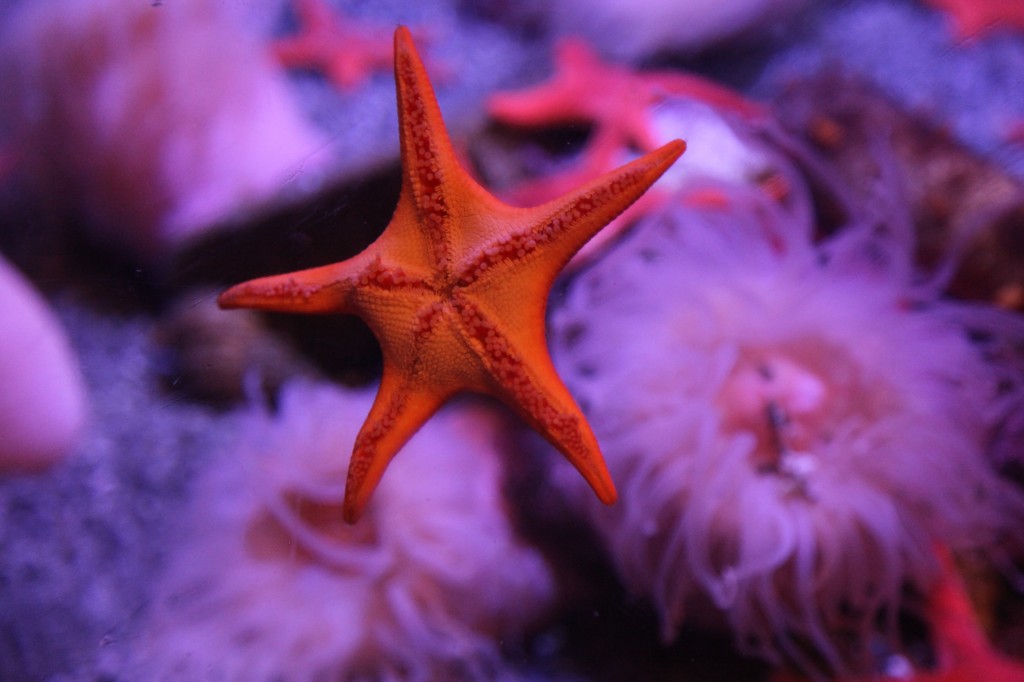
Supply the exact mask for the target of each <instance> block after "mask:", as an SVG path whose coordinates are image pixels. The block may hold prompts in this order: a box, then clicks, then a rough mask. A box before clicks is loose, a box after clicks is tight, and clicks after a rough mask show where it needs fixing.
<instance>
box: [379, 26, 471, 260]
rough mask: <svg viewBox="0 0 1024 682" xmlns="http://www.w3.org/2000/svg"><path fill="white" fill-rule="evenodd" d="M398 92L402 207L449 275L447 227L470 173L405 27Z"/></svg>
mask: <svg viewBox="0 0 1024 682" xmlns="http://www.w3.org/2000/svg"><path fill="white" fill-rule="evenodd" d="M395 88H396V90H397V95H398V133H399V144H400V147H401V152H402V191H401V196H400V197H399V202H398V203H399V207H402V206H403V204H406V205H409V206H411V208H412V211H413V212H414V214H415V216H416V220H415V221H408V222H406V223H405V224H410V225H415V226H416V227H417V229H418V230H419V231H420V238H421V239H422V240H425V242H426V243H427V245H428V246H429V250H430V252H431V260H432V261H433V265H434V266H435V267H437V269H438V270H442V271H444V270H447V268H448V266H449V264H450V263H451V259H452V244H451V237H450V234H449V230H448V229H447V228H448V226H449V225H450V224H451V219H452V215H453V213H454V210H455V208H456V207H455V206H454V205H453V203H454V201H453V197H452V192H453V190H454V189H455V188H456V186H457V185H459V184H460V183H461V182H462V178H464V177H465V176H466V174H465V172H464V171H462V169H461V168H460V167H459V165H458V161H457V157H456V154H455V148H454V147H453V146H452V143H451V139H450V138H449V137H448V132H447V130H446V129H445V126H444V121H443V119H442V118H441V110H440V108H438V106H437V98H436V97H435V95H434V89H433V87H432V86H431V84H430V79H429V78H428V77H427V71H426V69H425V68H424V66H423V61H422V60H421V59H420V56H419V54H417V52H416V47H415V45H414V44H413V42H412V35H411V33H410V32H409V29H408V28H406V27H405V26H399V27H398V29H397V30H396V31H395ZM392 224H395V221H394V220H393V221H392Z"/></svg>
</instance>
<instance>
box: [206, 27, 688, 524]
mask: <svg viewBox="0 0 1024 682" xmlns="http://www.w3.org/2000/svg"><path fill="white" fill-rule="evenodd" d="M395 82H396V87H397V90H398V118H399V136H400V140H401V152H402V190H401V194H400V196H399V199H398V206H397V207H396V209H395V213H394V216H393V217H392V218H391V222H390V223H389V224H388V226H387V227H386V228H385V229H384V232H383V233H382V234H381V235H380V237H378V238H377V240H376V241H375V242H374V243H373V244H371V245H370V246H369V247H367V248H366V250H365V251H363V252H362V253H360V254H358V255H356V256H354V257H352V258H350V259H348V260H345V261H342V262H340V263H335V264H332V265H325V266H322V267H317V268H311V269H309V270H303V271H300V272H294V273H290V274H284V275H276V276H272V277H263V278H260V279H255V280H251V281H249V282H243V283H242V284H239V285H237V286H234V287H232V288H230V289H228V290H227V291H225V292H224V293H223V294H221V296H220V298H219V299H218V301H219V303H220V305H221V307H224V308H256V309H261V310H273V311H285V312H296V313H343V314H351V315H358V316H359V317H362V318H363V319H364V320H365V321H366V322H367V324H368V325H369V326H370V328H371V329H372V330H373V332H374V334H375V335H376V336H377V340H378V341H379V342H380V345H381V350H382V354H383V356H384V370H383V376H382V377H381V384H380V390H379V392H378V394H377V398H376V400H375V402H374V404H373V407H372V408H371V410H370V414H369V416H368V417H367V419H366V423H365V424H364V425H363V428H362V430H361V431H360V432H359V435H358V436H357V438H356V442H355V446H354V449H353V453H352V459H351V462H350V464H349V472H348V480H347V482H346V488H345V502H344V505H343V514H344V516H345V519H346V520H347V521H349V522H350V523H351V522H355V521H356V520H357V519H358V518H359V516H360V514H361V513H362V511H363V509H364V507H365V506H366V503H367V501H368V500H369V497H370V494H371V493H372V492H373V489H374V488H375V487H376V485H377V483H378V482H379V481H380V478H381V476H382V475H383V473H384V469H385V468H386V467H387V465H388V463H389V462H390V461H391V459H392V458H393V457H394V456H395V454H396V453H397V452H398V450H399V449H400V448H401V447H402V446H403V445H404V444H405V442H406V441H407V440H408V439H409V438H410V437H412V435H413V434H414V433H415V432H416V431H417V430H418V429H419V428H420V426H422V425H423V423H424V422H425V421H426V420H427V419H429V418H430V417H431V415H433V414H434V412H436V411H437V410H438V409H439V408H440V407H441V405H443V404H444V403H445V402H446V401H447V400H448V399H449V398H451V397H452V396H453V395H455V394H456V393H459V392H462V391H474V392H480V393H486V394H490V395H493V396H495V397H497V398H499V399H500V400H502V401H503V402H505V403H506V404H507V405H508V406H509V407H511V408H512V409H514V410H515V411H516V412H518V413H519V414H520V415H521V416H522V417H523V418H524V419H525V420H526V422H527V423H529V424H530V425H531V426H532V427H533V428H534V429H536V430H537V431H538V432H539V433H541V434H542V435H543V436H544V437H545V438H547V440H548V441H550V442H551V443H552V444H553V445H554V446H555V447H556V448H558V450H559V451H561V452H562V454H563V455H565V456H566V458H568V460H569V461H570V462H571V463H572V464H573V465H574V466H575V467H576V469H577V470H578V471H579V472H580V474H582V476H583V478H584V479H586V481H587V482H588V483H589V484H590V486H591V487H592V488H593V489H594V491H595V493H596V494H597V496H598V497H599V498H600V499H601V500H602V501H604V502H605V503H607V504H611V503H612V502H614V501H615V496H616V493H615V486H614V485H613V483H612V480H611V476H610V475H609V473H608V469H607V468H606V466H605V463H604V458H603V457H602V456H601V451H600V449H599V448H598V444H597V440H596V439H595V437H594V434H593V432H592V431H591V429H590V426H589V425H588V424H587V421H586V419H585V418H584V416H583V414H582V412H580V409H579V407H578V406H577V405H576V403H575V402H574V401H573V399H572V396H571V395H570V394H569V391H568V390H567V389H566V387H565V385H564V384H563V383H562V381H561V379H559V377H558V374H557V373H556V372H555V368H554V365H553V364H552V362H551V358H550V356H549V355H548V350H547V342H546V339H545V327H544V323H545V320H544V317H545V310H546V306H547V298H548V294H549V292H550V290H551V285H552V283H553V282H554V280H555V277H556V276H557V275H558V273H559V272H560V271H561V270H562V268H563V267H564V266H565V264H566V263H567V262H568V261H569V259H570V258H571V257H572V256H573V254H575V253H576V251H578V250H579V248H580V247H581V246H583V244H585V243H586V242H587V240H588V239H590V238H591V237H592V236H593V235H594V234H596V233H597V232H598V231H599V230H600V229H601V228H602V227H604V226H605V225H607V224H608V223H609V222H610V221H611V220H612V219H613V218H615V216H617V215H618V214H619V213H621V212H622V211H623V210H625V209H626V208H627V207H628V206H629V205H630V204H631V203H633V202H634V201H635V200H636V199H637V198H638V197H639V196H640V195H641V194H643V193H644V191H646V190H647V188H648V187H650V186H651V185H652V184H653V183H654V181H655V180H657V179H658V178H659V177H660V176H661V174H662V173H664V172H665V171H666V170H667V169H668V168H669V166H671V165H672V163H673V162H675V160H676V159H677V158H679V156H680V155H681V154H682V153H683V151H684V149H685V144H684V143H683V142H682V141H680V140H675V141H673V142H670V143H668V144H666V145H665V146H663V147H661V148H660V149H657V150H655V151H653V152H651V153H649V154H647V155H646V156H643V157H641V158H639V159H637V160H635V161H633V162H631V163H629V164H626V165H625V166H622V167H621V168H618V169H616V170H614V171H612V172H610V173H608V174H606V175H604V176H602V177H600V178H597V179H596V180H593V181H591V182H589V183H586V184H584V185H582V186H581V187H579V188H578V189H576V190H574V191H571V192H569V193H568V194H566V195H564V196H562V197H559V198H558V199H555V200H553V201H549V202H547V203H545V204H542V205H541V206H537V207H534V208H515V207H512V206H508V205H506V204H504V203H502V202H501V201H499V200H498V199H496V198H495V197H494V196H492V195H491V194H490V193H489V192H487V191H486V190H485V189H483V188H482V187H481V186H480V185H478V184H477V183H476V182H475V181H474V180H473V179H472V178H471V177H470V176H469V174H468V173H466V172H465V170H463V168H462V167H461V166H460V165H459V163H458V161H457V159H456V154H455V150H454V149H453V147H452V144H451V141H450V140H449V138H448V133H447V131H446V129H445V127H444V123H443V121H442V119H441V112H440V110H439V109H438V106H437V101H436V99H435V97H434V92H433V89H432V88H431V85H430V81H429V80H428V78H427V74H426V71H425V70H424V68H423V64H422V62H421V61H420V59H419V56H418V55H417V54H416V49H415V47H414V45H413V42H412V38H411V37H410V35H409V32H408V30H407V29H405V28H404V27H399V28H398V30H397V31H396V32H395Z"/></svg>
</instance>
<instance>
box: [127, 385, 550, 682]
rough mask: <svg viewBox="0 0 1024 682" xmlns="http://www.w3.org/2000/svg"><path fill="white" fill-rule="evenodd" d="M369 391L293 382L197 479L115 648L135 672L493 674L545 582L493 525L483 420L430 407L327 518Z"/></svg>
mask: <svg viewBox="0 0 1024 682" xmlns="http://www.w3.org/2000/svg"><path fill="white" fill-rule="evenodd" d="M372 398H373V395H372V393H370V392H352V391H348V392H346V391H343V390H341V389H337V388H333V387H329V386H326V385H319V386H318V385H315V384H302V383H293V384H290V385H288V386H287V387H286V388H285V389H284V391H283V394H282V404H281V409H280V414H279V415H278V416H277V417H276V418H274V419H270V418H268V416H267V415H266V414H264V413H263V412H262V411H254V413H253V414H252V416H251V423H250V425H249V428H248V429H246V430H245V436H244V438H243V442H241V443H239V445H238V448H237V450H236V453H235V456H233V457H231V458H228V459H225V460H224V461H221V462H219V463H218V465H216V466H215V467H214V468H213V470H212V473H211V475H210V476H209V477H208V478H207V479H206V480H205V482H204V483H203V485H202V488H201V491H200V494H199V496H198V500H197V503H196V506H195V508H194V517H193V518H192V519H191V520H190V521H189V523H188V526H187V533H186V538H187V539H186V540H185V541H184V545H183V546H182V547H181V548H180V549H177V550H176V552H175V556H174V557H173V558H172V560H171V562H170V566H169V568H168V569H167V572H166V575H165V576H164V578H163V581H162V585H161V587H160V589H159V590H158V595H159V596H158V597H157V598H156V600H155V602H154V606H153V608H152V612H151V614H150V616H149V617H148V620H147V625H146V627H145V628H144V634H143V637H142V638H140V641H141V642H142V643H141V645H140V646H138V647H137V648H135V649H134V651H133V652H132V654H131V655H132V658H133V663H132V664H131V665H132V666H133V668H137V670H134V672H137V673H138V674H139V675H141V677H139V678H138V679H212V678H213V677H215V678H216V679H221V680H315V679H316V680H319V679H338V680H348V679H375V680H376V679H379V680H390V679H403V680H405V679H410V680H428V679H430V680H434V679H453V680H454V679H481V678H486V679H501V678H502V677H503V675H505V674H507V673H506V672H503V670H504V669H503V662H502V659H501V654H500V648H499V644H498V642H499V640H500V639H502V640H506V641H507V640H509V639H510V640H512V641H515V639H516V638H517V637H519V636H521V635H523V633H524V631H525V629H526V628H527V627H528V626H529V625H530V624H531V623H533V622H534V621H535V620H536V619H537V618H538V617H539V616H540V615H542V614H543V613H544V612H545V611H546V609H547V608H548V607H549V606H550V604H551V600H552V598H553V594H554V583H553V579H552V577H551V575H550V573H549V571H548V568H547V566H546V564H545V563H544V561H543V560H542V558H541V557H540V555H539V553H537V552H536V551H534V550H532V549H530V548H528V547H526V546H524V545H522V544H520V542H519V541H518V540H517V539H516V537H515V534H514V532H513V529H512V528H511V525H510V522H509V520H508V518H507V516H506V514H505V508H504V500H503V498H502V494H501V489H500V486H501V476H500V470H501V465H500V461H499V457H498V452H497V450H496V445H495V438H496V433H497V432H496V425H495V423H494V421H493V418H492V417H491V416H490V415H489V413H487V412H486V411H484V410H483V409H477V408H474V407H472V406H467V405H465V404H459V405H457V406H455V407H452V408H449V409H446V410H444V411H442V412H441V413H440V414H439V415H438V416H437V417H436V418H435V419H432V420H431V421H430V423H428V424H427V425H426V426H425V427H424V428H423V429H422V430H421V431H420V432H419V433H418V434H417V435H416V436H415V437H414V438H413V439H412V440H411V441H410V442H409V444H408V446H407V447H405V448H403V450H402V453H401V455H400V456H399V457H397V458H396V459H395V461H394V462H393V463H392V465H391V466H390V467H389V468H388V473H387V476H385V477H384V478H383V480H382V482H381V484H380V486H379V487H378V489H377V491H376V492H375V493H374V496H373V499H372V501H371V502H370V505H369V507H368V508H367V513H366V514H365V516H364V517H363V519H362V520H360V522H359V523H358V524H355V525H352V526H349V525H347V524H345V523H344V522H343V521H342V519H341V505H342V500H343V497H344V484H345V474H346V470H347V467H348V459H349V457H348V453H349V451H350V450H351V447H352V443H353V441H354V439H355V435H356V432H357V430H358V427H359V425H360V424H361V423H362V420H363V418H364V416H365V414H366V413H367V411H368V410H369V408H370V404H371V402H372Z"/></svg>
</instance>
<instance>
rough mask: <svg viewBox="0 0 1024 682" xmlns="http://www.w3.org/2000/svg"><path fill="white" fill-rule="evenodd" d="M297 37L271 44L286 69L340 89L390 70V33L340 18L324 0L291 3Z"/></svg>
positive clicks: (293, 36) (299, 0) (298, 0)
mask: <svg viewBox="0 0 1024 682" xmlns="http://www.w3.org/2000/svg"><path fill="white" fill-rule="evenodd" d="M293 2H294V9H295V16H296V19H297V20H298V23H299V27H300V29H299V33H297V34H295V35H292V36H288V37H286V38H281V39H280V40H277V41H275V42H274V45H273V50H274V54H275V55H276V56H277V59H278V60H279V61H280V62H281V63H282V64H283V65H284V66H286V67H291V68H307V69H316V70H318V71H322V72H323V73H324V74H325V75H326V76H327V78H328V79H329V80H330V81H331V82H332V83H334V84H335V85H336V86H338V87H339V88H341V89H349V88H353V87H355V86H356V85H359V84H360V83H362V82H363V81H364V80H366V79H367V78H369V77H370V74H372V73H373V72H374V71H380V70H384V69H388V68H390V67H391V36H390V31H389V30H388V29H385V28H383V27H380V28H378V27H375V26H362V25H360V24H357V23H356V22H354V21H352V20H349V19H345V18H342V17H340V16H338V15H337V14H336V13H335V12H333V11H332V10H331V8H330V7H328V6H327V5H326V4H325V2H324V0H293Z"/></svg>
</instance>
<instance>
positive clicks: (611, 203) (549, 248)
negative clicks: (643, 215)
mask: <svg viewBox="0 0 1024 682" xmlns="http://www.w3.org/2000/svg"><path fill="white" fill-rule="evenodd" d="M685 150H686V143H685V142H683V141H682V140H673V141H671V142H669V143H668V144H665V145H663V146H662V147H659V148H658V149H655V150H654V151H653V152H650V153H648V154H645V155H644V156H641V157H640V158H639V159H636V160H634V161H631V162H630V163H627V164H626V165H624V166H621V167H619V168H617V169H615V170H613V171H611V172H609V173H606V174H604V175H602V176H601V177H599V178H596V179H595V180H592V181H590V182H588V183H587V184H585V185H583V186H582V187H580V188H579V189H577V190H575V191H572V192H569V193H568V194H565V195H563V196H561V197H559V198H557V199H553V200H551V201H549V202H547V203H546V204H541V205H540V206H537V207H535V208H532V209H527V210H528V211H529V212H531V213H532V214H533V216H534V220H532V221H531V222H532V224H533V225H534V228H533V230H532V231H531V234H530V235H529V237H530V241H531V243H536V244H537V245H540V244H546V246H545V254H544V257H543V258H537V259H535V260H534V261H533V264H534V266H535V267H536V269H535V270H534V271H533V272H534V273H536V274H538V275H539V277H538V279H539V280H542V281H546V282H547V283H548V285H549V286H550V283H551V282H553V281H554V279H555V277H556V276H557V275H558V273H559V272H560V271H561V270H562V268H564V267H565V264H566V263H568V262H569V259H570V258H572V256H573V255H574V254H575V253H576V252H577V251H579V250H580V248H582V246H583V245H584V244H586V243H587V242H588V241H589V240H590V238H591V237H593V236H594V235H595V234H597V232H598V231H600V230H601V229H602V228H603V227H605V226H606V225H607V224H608V223H610V222H611V221H612V220H613V219H614V218H615V217H616V216H618V215H619V214H620V213H622V212H623V211H625V210H626V209H627V208H629V206H630V205H631V204H633V202H635V201H636V200H637V199H639V198H640V196H641V195H642V194H643V193H644V192H646V191H647V189H648V188H649V187H650V186H651V185H653V184H654V182H655V181H656V180H657V179H658V178H660V177H661V175H662V174H663V173H664V172H665V171H666V170H668V168H669V167H670V166H671V165H672V164H673V163H674V162H675V161H676V159H678V158H679V157H680V156H681V155H682V153H683V152H684V151H685ZM545 270H546V272H543V271H545Z"/></svg>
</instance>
